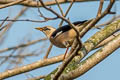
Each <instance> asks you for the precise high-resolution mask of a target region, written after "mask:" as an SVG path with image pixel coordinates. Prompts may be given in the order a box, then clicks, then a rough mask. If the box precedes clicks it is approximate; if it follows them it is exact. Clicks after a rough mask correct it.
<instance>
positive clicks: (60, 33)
mask: <svg viewBox="0 0 120 80" xmlns="http://www.w3.org/2000/svg"><path fill="white" fill-rule="evenodd" d="M86 21H87V20H84V21H76V22H73V23H72V24H74V25H75V27H76V29H79V27H80V26H77V25H82V24H83V23H85V22H86ZM35 29H37V30H40V31H42V32H43V33H44V34H45V35H46V36H47V38H48V39H49V40H50V42H51V43H52V44H53V45H55V46H56V47H59V48H67V49H66V52H65V55H64V58H63V59H65V56H66V54H67V51H68V49H69V47H71V45H72V43H73V41H74V39H75V38H76V36H77V34H76V32H75V30H74V29H73V28H72V27H71V26H70V25H64V26H62V27H59V28H57V29H56V28H54V27H52V26H44V27H36V28H35Z"/></svg>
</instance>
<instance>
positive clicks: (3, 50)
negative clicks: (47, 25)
mask: <svg viewBox="0 0 120 80" xmlns="http://www.w3.org/2000/svg"><path fill="white" fill-rule="evenodd" d="M45 40H47V38H43V39H39V40H34V41H31V42H28V43H26V44H20V45H17V46H13V47H9V48H5V49H2V50H0V53H2V52H5V51H9V50H12V49H18V48H22V47H26V46H30V45H32V44H35V43H37V42H40V41H45Z"/></svg>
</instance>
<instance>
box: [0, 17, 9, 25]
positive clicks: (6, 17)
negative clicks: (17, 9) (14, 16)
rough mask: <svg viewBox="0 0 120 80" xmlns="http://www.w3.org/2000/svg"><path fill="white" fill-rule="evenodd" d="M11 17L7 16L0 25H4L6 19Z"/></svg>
mask: <svg viewBox="0 0 120 80" xmlns="http://www.w3.org/2000/svg"><path fill="white" fill-rule="evenodd" d="M8 18H9V17H6V18H5V20H4V21H3V22H2V23H1V24H0V27H2V25H3V24H4V23H5V21H6V20H7V19H8Z"/></svg>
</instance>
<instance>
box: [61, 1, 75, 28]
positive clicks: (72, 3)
mask: <svg viewBox="0 0 120 80" xmlns="http://www.w3.org/2000/svg"><path fill="white" fill-rule="evenodd" d="M73 3H74V0H72V2H71V3H70V6H69V7H68V9H67V11H66V13H65V15H64V17H66V16H67V14H68V12H69V11H70V9H71V7H72V5H73ZM63 21H64V20H62V21H61V22H60V24H59V27H61V26H62V24H63Z"/></svg>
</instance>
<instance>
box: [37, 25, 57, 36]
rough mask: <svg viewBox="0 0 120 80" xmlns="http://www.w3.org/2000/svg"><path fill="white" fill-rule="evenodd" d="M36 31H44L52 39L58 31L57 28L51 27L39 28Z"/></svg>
mask: <svg viewBox="0 0 120 80" xmlns="http://www.w3.org/2000/svg"><path fill="white" fill-rule="evenodd" d="M35 29H37V30H40V31H42V32H43V33H44V34H45V35H46V36H47V37H48V38H50V36H51V35H52V33H53V32H54V31H55V30H56V29H55V28H53V27H51V26H45V27H37V28H35Z"/></svg>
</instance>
